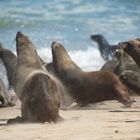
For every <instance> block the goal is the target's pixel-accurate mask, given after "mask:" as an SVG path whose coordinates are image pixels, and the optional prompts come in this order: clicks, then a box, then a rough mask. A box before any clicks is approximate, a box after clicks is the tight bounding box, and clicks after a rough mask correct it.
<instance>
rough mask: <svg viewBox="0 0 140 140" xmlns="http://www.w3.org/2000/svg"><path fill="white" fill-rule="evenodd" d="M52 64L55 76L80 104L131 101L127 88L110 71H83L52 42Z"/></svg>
mask: <svg viewBox="0 0 140 140" xmlns="http://www.w3.org/2000/svg"><path fill="white" fill-rule="evenodd" d="M52 54H53V65H54V69H55V72H56V74H57V76H58V77H59V78H60V80H61V81H62V82H63V84H65V86H66V88H67V89H68V91H69V93H70V94H71V95H72V96H73V98H75V99H76V101H77V102H78V103H80V104H81V105H82V106H83V105H87V104H88V103H96V102H100V101H105V100H118V101H119V102H121V103H122V104H124V105H126V106H131V104H132V101H131V99H130V96H129V94H128V90H127V88H126V87H125V86H124V85H122V84H121V82H120V80H119V79H118V78H117V76H115V75H114V74H113V73H111V72H106V71H97V72H83V71H82V70H81V69H80V68H79V67H78V66H77V65H76V64H75V63H74V62H73V61H72V60H71V58H70V57H69V55H68V54H67V52H66V50H65V49H64V47H63V46H62V45H61V44H58V43H56V42H53V44H52Z"/></svg>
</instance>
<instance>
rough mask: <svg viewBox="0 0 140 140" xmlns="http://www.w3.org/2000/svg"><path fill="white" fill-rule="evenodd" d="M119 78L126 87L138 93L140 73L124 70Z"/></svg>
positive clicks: (139, 90)
mask: <svg viewBox="0 0 140 140" xmlns="http://www.w3.org/2000/svg"><path fill="white" fill-rule="evenodd" d="M120 79H121V81H122V82H124V83H125V84H126V85H127V87H129V88H130V89H131V90H133V91H134V92H135V93H136V94H137V95H140V73H139V72H136V71H131V70H126V71H124V72H122V73H121V75H120Z"/></svg>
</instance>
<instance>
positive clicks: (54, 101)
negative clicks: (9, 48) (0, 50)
mask: <svg viewBox="0 0 140 140" xmlns="http://www.w3.org/2000/svg"><path fill="white" fill-rule="evenodd" d="M16 43H17V45H16V49H17V71H16V84H15V91H16V93H17V95H18V97H19V98H20V100H21V102H22V105H21V114H22V117H17V118H15V119H10V120H9V121H8V123H10V124H11V123H17V122H20V123H21V122H46V121H47V122H57V121H58V120H60V119H61V117H60V116H59V105H60V92H61V91H60V88H59V85H58V84H57V81H56V80H55V78H54V77H53V76H51V75H50V74H49V73H48V71H47V70H45V69H44V67H42V65H41V62H40V58H39V57H38V55H37V52H36V49H35V47H34V45H33V44H32V42H31V41H30V40H29V38H28V37H27V36H25V35H23V34H22V33H21V32H18V33H17V36H16Z"/></svg>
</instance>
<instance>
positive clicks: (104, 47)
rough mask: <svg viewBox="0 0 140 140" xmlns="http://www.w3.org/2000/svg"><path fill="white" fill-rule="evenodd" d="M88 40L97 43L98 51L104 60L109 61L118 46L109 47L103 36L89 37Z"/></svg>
mask: <svg viewBox="0 0 140 140" xmlns="http://www.w3.org/2000/svg"><path fill="white" fill-rule="evenodd" d="M90 38H91V39H92V40H93V41H95V42H96V43H98V46H99V51H100V54H101V56H102V58H103V59H104V60H106V61H107V60H109V59H110V58H112V57H113V56H114V52H115V51H116V49H117V48H118V45H110V44H109V42H108V41H107V40H106V39H105V37H104V36H103V35H100V34H97V35H91V36H90Z"/></svg>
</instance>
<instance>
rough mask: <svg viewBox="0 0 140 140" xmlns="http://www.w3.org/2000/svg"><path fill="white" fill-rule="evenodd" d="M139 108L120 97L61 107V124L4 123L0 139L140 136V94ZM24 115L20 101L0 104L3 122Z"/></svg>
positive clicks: (127, 139)
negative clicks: (127, 104)
mask: <svg viewBox="0 0 140 140" xmlns="http://www.w3.org/2000/svg"><path fill="white" fill-rule="evenodd" d="M135 99H136V100H137V105H136V108H130V109H128V108H124V107H123V106H122V105H121V104H120V103H118V102H117V101H108V102H102V103H99V104H96V105H95V106H92V107H85V108H77V109H76V108H75V109H71V110H69V111H62V110H60V114H61V116H63V118H65V119H66V121H64V122H61V123H58V124H53V123H52V124H49V123H45V124H17V125H11V126H0V140H140V97H136V98H135ZM18 115H20V103H19V102H18V104H17V105H16V106H15V107H8V108H0V123H3V122H4V120H5V119H9V118H14V117H16V116H18Z"/></svg>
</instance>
